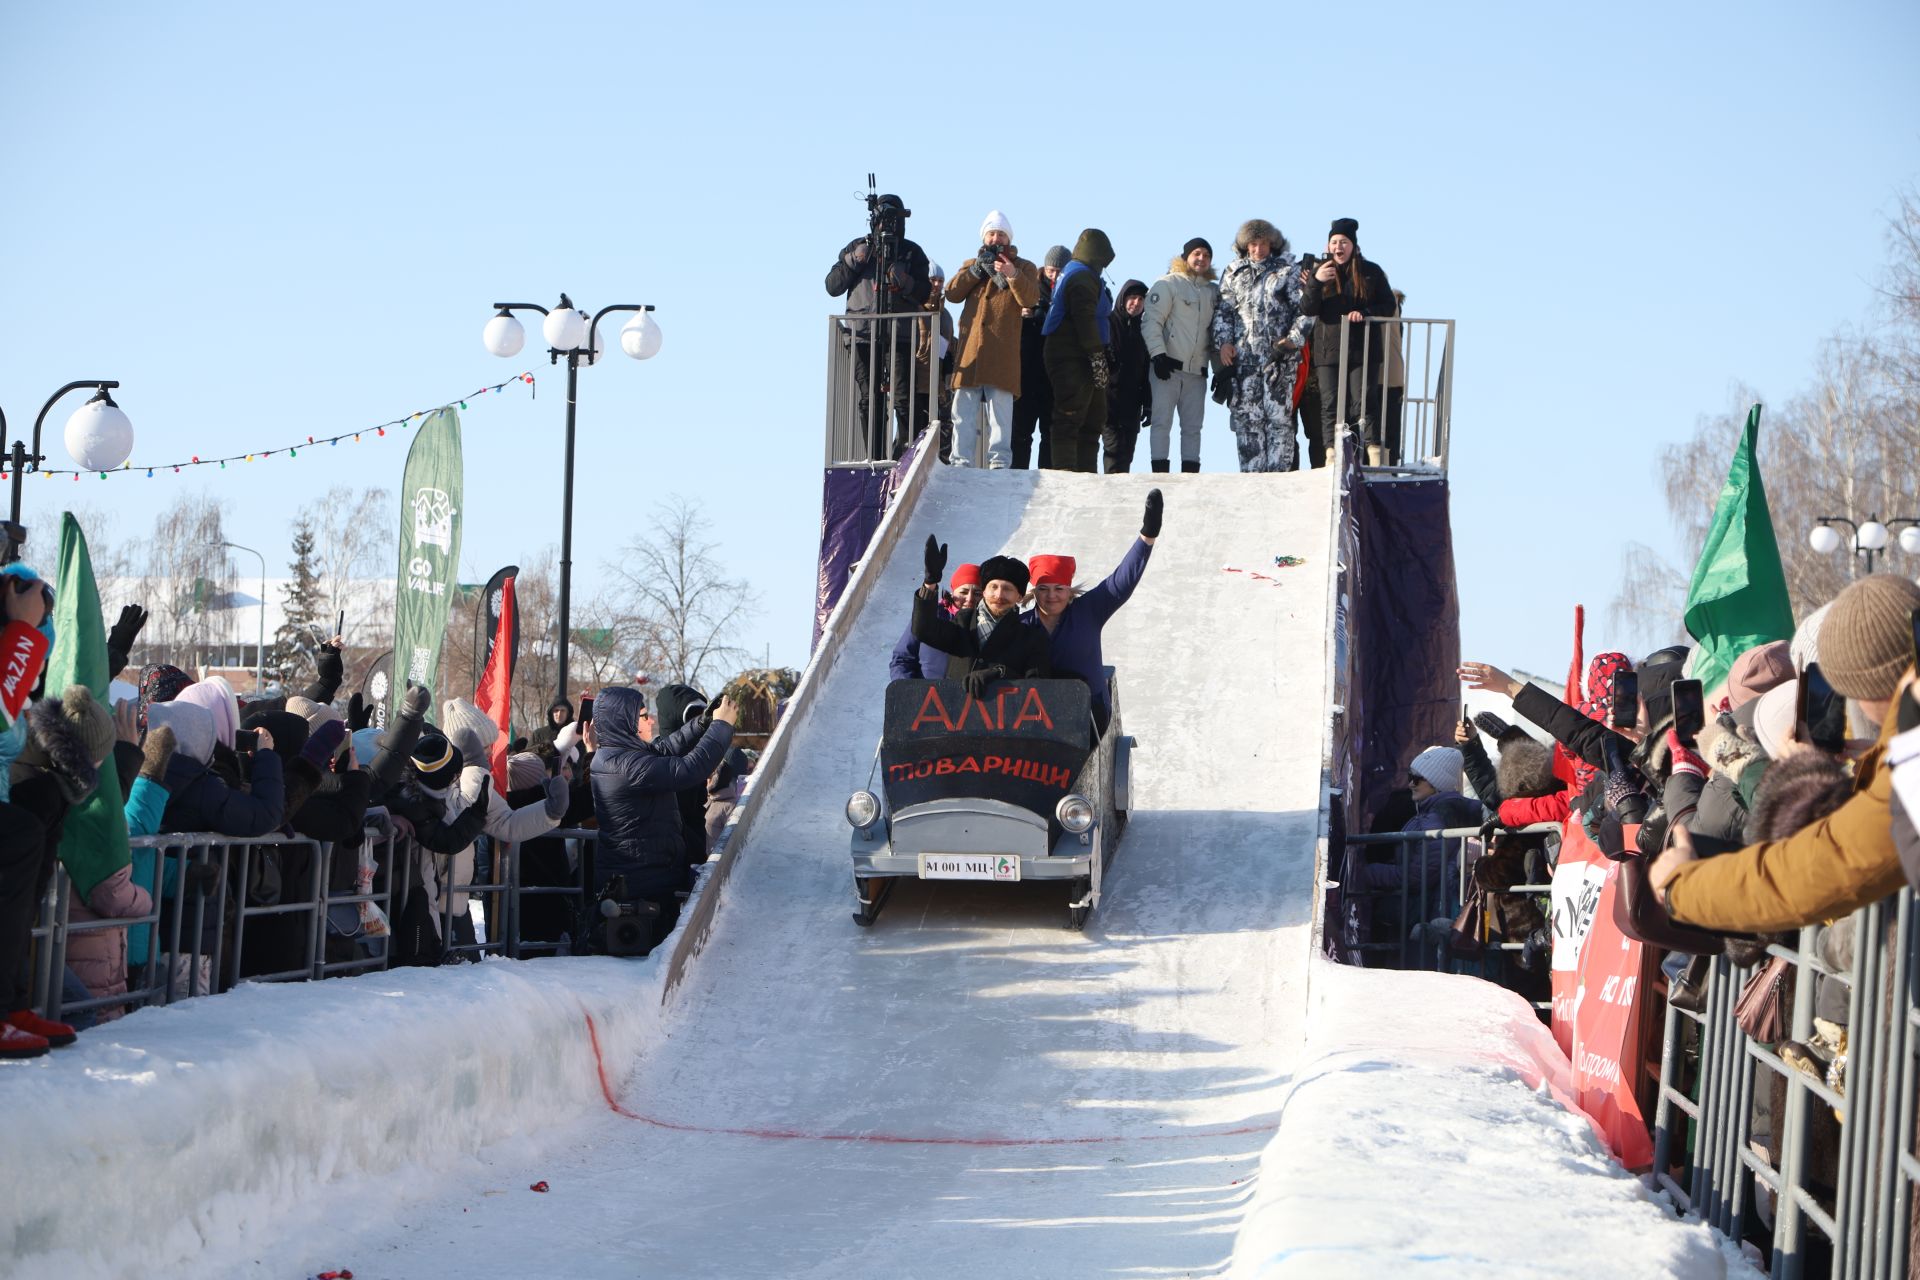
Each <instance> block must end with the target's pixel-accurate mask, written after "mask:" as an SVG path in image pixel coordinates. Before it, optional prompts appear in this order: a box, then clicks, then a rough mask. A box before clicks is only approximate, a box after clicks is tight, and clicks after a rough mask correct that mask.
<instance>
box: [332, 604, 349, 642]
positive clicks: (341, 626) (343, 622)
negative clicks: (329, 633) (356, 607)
mask: <svg viewBox="0 0 1920 1280" xmlns="http://www.w3.org/2000/svg"><path fill="white" fill-rule="evenodd" d="M333 634H335V635H337V636H344V635H345V634H347V611H346V610H345V609H342V610H341V611H340V612H339V614H338V616H336V617H335V618H334V620H333Z"/></svg>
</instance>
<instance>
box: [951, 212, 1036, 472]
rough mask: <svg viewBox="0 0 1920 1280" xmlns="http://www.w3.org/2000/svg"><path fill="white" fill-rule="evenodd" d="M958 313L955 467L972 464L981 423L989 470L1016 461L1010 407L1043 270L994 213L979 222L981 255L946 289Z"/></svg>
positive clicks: (1003, 218) (1004, 220) (1016, 391)
mask: <svg viewBox="0 0 1920 1280" xmlns="http://www.w3.org/2000/svg"><path fill="white" fill-rule="evenodd" d="M947 301H948V302H958V303H960V304H961V308H960V361H959V365H958V367H957V371H956V373H955V375H954V393H953V426H954V440H953V465H954V466H956V467H970V466H973V465H974V452H975V450H976V449H977V448H978V447H979V440H980V426H981V419H983V418H984V419H985V420H986V425H987V466H989V467H993V468H1002V467H1005V466H1007V465H1008V464H1010V463H1011V462H1012V461H1013V402H1014V399H1015V398H1016V397H1017V396H1019V394H1020V379H1021V375H1022V373H1023V370H1022V369H1021V367H1020V340H1021V318H1022V316H1023V315H1024V314H1025V313H1026V312H1027V311H1028V310H1029V309H1031V308H1033V307H1037V306H1039V305H1040V301H1041V291H1040V270H1039V268H1037V267H1035V266H1034V265H1033V264H1032V263H1031V262H1028V261H1027V260H1026V259H1025V258H1023V257H1021V256H1020V251H1019V250H1018V249H1016V248H1014V245H1013V224H1012V223H1010V222H1008V221H1007V216H1006V215H1005V214H1004V213H1001V212H1000V211H999V210H998V209H995V210H994V211H993V212H992V213H989V214H988V215H987V217H986V220H985V221H984V222H982V223H981V224H980V252H979V253H977V254H975V255H974V256H973V257H971V258H969V259H967V261H966V262H964V263H962V264H961V266H960V270H959V271H958V272H957V273H956V274H955V275H954V277H953V282H952V283H951V284H949V285H948V286H947Z"/></svg>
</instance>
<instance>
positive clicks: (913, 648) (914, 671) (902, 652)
mask: <svg viewBox="0 0 1920 1280" xmlns="http://www.w3.org/2000/svg"><path fill="white" fill-rule="evenodd" d="M979 602H980V566H979V565H977V564H963V565H961V566H960V567H959V568H958V569H955V570H954V571H953V578H952V579H951V580H950V581H949V582H948V583H947V591H946V594H945V595H944V596H942V597H941V600H940V607H941V608H942V609H944V610H946V613H947V616H948V617H952V616H953V615H954V614H956V613H958V612H960V611H961V610H962V609H971V608H973V606H974V605H976V604H978V603H979ZM946 673H947V655H946V654H944V653H942V652H940V651H939V650H938V649H935V648H931V647H930V646H927V645H923V644H921V643H920V642H919V641H918V640H916V639H914V635H913V624H912V623H911V622H909V623H908V624H907V629H906V630H905V631H903V632H901V633H900V639H899V641H898V642H897V643H896V644H895V645H894V646H893V657H892V660H891V661H890V662H889V663H888V664H887V679H889V680H939V679H941V678H943V677H944V676H945V675H946Z"/></svg>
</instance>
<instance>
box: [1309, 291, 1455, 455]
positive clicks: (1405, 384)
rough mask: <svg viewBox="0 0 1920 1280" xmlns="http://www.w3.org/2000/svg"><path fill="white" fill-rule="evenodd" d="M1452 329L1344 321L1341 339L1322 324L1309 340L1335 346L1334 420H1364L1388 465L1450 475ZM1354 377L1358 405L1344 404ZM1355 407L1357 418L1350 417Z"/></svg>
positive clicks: (1400, 321) (1446, 323)
mask: <svg viewBox="0 0 1920 1280" xmlns="http://www.w3.org/2000/svg"><path fill="white" fill-rule="evenodd" d="M1453 325H1454V322H1453V321H1451V320H1429V319H1419V318H1413V317H1404V316H1369V317H1367V318H1366V319H1365V320H1364V321H1362V322H1360V323H1359V324H1358V325H1356V324H1355V323H1354V322H1353V321H1351V320H1341V321H1340V332H1339V333H1338V335H1334V334H1331V333H1328V332H1326V331H1325V330H1326V329H1328V328H1329V327H1330V326H1327V325H1326V324H1325V323H1324V322H1321V323H1319V324H1316V325H1315V326H1314V333H1313V341H1315V342H1325V341H1328V340H1329V339H1335V340H1337V341H1338V342H1339V344H1340V376H1339V379H1338V383H1337V391H1336V399H1335V407H1334V413H1335V420H1336V421H1338V422H1341V423H1349V424H1353V425H1354V426H1355V427H1356V428H1357V426H1358V422H1359V419H1360V418H1362V417H1366V418H1369V419H1371V420H1372V421H1374V422H1376V423H1378V424H1379V435H1380V440H1381V442H1382V443H1383V444H1384V445H1385V446H1386V449H1387V454H1388V458H1387V461H1388V464H1389V465H1392V466H1398V467H1406V468H1434V467H1437V468H1439V469H1440V470H1442V471H1445V470H1446V469H1447V452H1448V449H1449V447H1450V444H1451V441H1452V438H1453ZM1356 329H1358V330H1359V332H1358V335H1357V336H1356V334H1355V332H1354V331H1355V330H1356ZM1376 329H1378V330H1379V332H1378V334H1376V333H1375V330H1376ZM1436 339H1437V346H1438V350H1437V351H1436V349H1435V348H1436ZM1356 357H1357V360H1356ZM1356 373H1358V374H1362V375H1363V376H1362V377H1361V378H1359V379H1358V380H1357V381H1358V385H1359V386H1360V387H1361V388H1363V390H1362V392H1361V394H1360V396H1359V397H1358V398H1359V399H1360V404H1359V405H1358V406H1354V405H1351V404H1349V403H1348V401H1349V397H1350V390H1349V389H1350V388H1351V387H1353V386H1354V385H1355V383H1356V379H1355V378H1354V377H1353V375H1354V374H1356ZM1356 407H1357V408H1358V410H1359V412H1358V413H1351V411H1352V410H1353V409H1354V408H1356ZM1350 413H1351V416H1349V415H1350Z"/></svg>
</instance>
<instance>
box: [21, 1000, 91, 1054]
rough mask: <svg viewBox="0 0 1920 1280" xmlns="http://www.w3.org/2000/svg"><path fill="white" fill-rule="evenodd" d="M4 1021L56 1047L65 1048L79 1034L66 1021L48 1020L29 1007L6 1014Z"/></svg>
mask: <svg viewBox="0 0 1920 1280" xmlns="http://www.w3.org/2000/svg"><path fill="white" fill-rule="evenodd" d="M6 1022H7V1025H8V1026H10V1027H12V1028H13V1029H14V1030H16V1031H24V1032H26V1033H27V1034H28V1035H30V1036H39V1037H40V1038H41V1039H42V1040H45V1041H46V1042H47V1043H48V1044H49V1045H52V1046H53V1047H54V1048H56V1049H64V1048H66V1047H67V1046H68V1045H70V1044H72V1043H73V1042H74V1040H75V1038H76V1037H77V1036H78V1035H79V1033H78V1032H76V1031H75V1030H74V1029H73V1028H72V1027H70V1026H68V1025H67V1024H66V1023H64V1022H53V1021H50V1020H48V1019H46V1018H43V1017H41V1016H40V1015H39V1014H37V1013H35V1012H34V1011H33V1010H31V1009H22V1010H20V1012H18V1013H10V1014H8V1015H7V1018H6Z"/></svg>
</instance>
